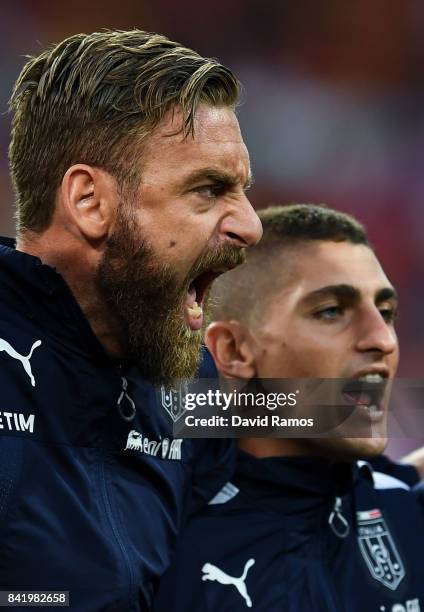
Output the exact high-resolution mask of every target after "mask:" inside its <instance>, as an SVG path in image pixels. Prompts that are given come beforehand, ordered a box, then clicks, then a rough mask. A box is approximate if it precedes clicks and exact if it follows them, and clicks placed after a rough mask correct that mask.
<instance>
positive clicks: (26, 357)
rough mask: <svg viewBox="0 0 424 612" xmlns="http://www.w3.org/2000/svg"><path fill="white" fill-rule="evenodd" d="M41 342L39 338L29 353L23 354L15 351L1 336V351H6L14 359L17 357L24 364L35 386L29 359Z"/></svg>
mask: <svg viewBox="0 0 424 612" xmlns="http://www.w3.org/2000/svg"><path fill="white" fill-rule="evenodd" d="M40 344H41V340H37V341H36V342H34V344H33V345H32V347H31V350H30V352H29V353H28V355H21V354H20V353H18V352H17V351H15V349H14V348H13V346H11V345H10V344H9V343H8V342H6V340H3V338H0V352H1V351H5V352H6V353H7V354H8V355H9V356H10V357H12V358H13V359H17V360H18V361H20V362H21V363H22V365H23V366H24V370H25V372H26V373H27V374H28V376H29V379H30V381H31V385H32V386H33V387H35V378H34V376H33V375H32V370H31V364H30V362H29V360H30V359H31V357H32V353H33V352H34V350H35V349H36V348H37V347H38V346H40Z"/></svg>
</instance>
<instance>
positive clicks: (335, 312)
mask: <svg viewBox="0 0 424 612" xmlns="http://www.w3.org/2000/svg"><path fill="white" fill-rule="evenodd" d="M342 314H343V308H342V307H341V306H327V308H321V309H320V310H317V311H316V312H314V318H315V319H319V320H320V321H333V320H334V319H337V317H339V316H340V315H342Z"/></svg>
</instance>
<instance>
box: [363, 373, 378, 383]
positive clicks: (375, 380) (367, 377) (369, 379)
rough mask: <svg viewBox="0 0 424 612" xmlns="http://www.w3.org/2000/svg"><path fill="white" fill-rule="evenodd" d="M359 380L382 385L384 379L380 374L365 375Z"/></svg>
mask: <svg viewBox="0 0 424 612" xmlns="http://www.w3.org/2000/svg"><path fill="white" fill-rule="evenodd" d="M359 380H363V381H364V382H367V383H382V382H383V380H384V379H383V377H382V376H381V374H366V375H365V376H361V377H360V378H359Z"/></svg>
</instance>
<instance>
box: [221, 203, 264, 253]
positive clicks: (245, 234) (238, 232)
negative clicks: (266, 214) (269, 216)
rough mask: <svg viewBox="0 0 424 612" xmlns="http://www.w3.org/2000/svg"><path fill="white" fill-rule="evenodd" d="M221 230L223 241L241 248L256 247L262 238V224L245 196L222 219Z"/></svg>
mask: <svg viewBox="0 0 424 612" xmlns="http://www.w3.org/2000/svg"><path fill="white" fill-rule="evenodd" d="M219 230H220V232H219V233H220V237H221V239H223V240H225V241H228V240H230V241H231V242H232V243H233V244H234V245H235V246H240V247H249V246H254V245H255V244H257V243H258V242H259V240H260V239H261V238H262V223H261V222H260V220H259V217H258V215H257V214H256V211H255V210H254V208H253V206H252V205H251V203H250V202H249V200H248V199H247V197H246V196H245V195H243V198H242V199H241V200H239V201H238V202H237V208H236V209H234V210H233V211H232V212H230V213H228V214H227V215H226V216H225V217H224V218H223V219H222V221H221V223H220V228H219Z"/></svg>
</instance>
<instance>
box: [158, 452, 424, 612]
mask: <svg viewBox="0 0 424 612" xmlns="http://www.w3.org/2000/svg"><path fill="white" fill-rule="evenodd" d="M423 555H424V520H423V507H422V506H421V505H420V502H419V500H418V498H417V496H416V494H415V493H414V492H413V491H412V490H411V489H410V488H409V486H408V485H407V484H405V483H404V482H402V481H400V480H397V479H396V478H394V477H393V476H389V475H387V474H381V473H377V472H373V470H372V469H371V468H370V466H369V465H368V464H362V465H360V467H359V465H356V464H354V465H351V464H343V463H341V464H333V465H332V464H330V463H329V462H328V461H326V460H323V459H317V458H305V457H302V458H283V457H277V458H267V459H257V458H255V457H253V456H251V455H248V454H246V453H240V460H239V465H238V469H237V472H236V474H235V476H234V477H233V478H232V479H231V482H229V483H227V484H226V485H225V486H224V488H223V489H222V491H221V492H220V493H219V494H218V495H217V496H215V498H214V499H213V500H212V501H211V502H210V504H209V505H208V506H207V507H205V508H204V509H203V510H202V511H201V512H200V513H198V514H197V515H196V516H194V517H193V518H192V519H191V521H190V522H189V524H188V526H187V528H186V529H185V531H183V533H182V535H181V538H180V543H179V547H178V551H177V554H176V556H175V558H174V562H173V565H172V567H171V569H170V570H169V571H168V572H167V574H166V575H165V577H164V579H163V582H162V584H161V589H160V594H159V598H158V600H157V606H156V608H155V611H156V612H199V611H200V610H202V611H204V612H239V611H240V612H243V611H247V610H252V611H257V612H420V611H424V561H423Z"/></svg>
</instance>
